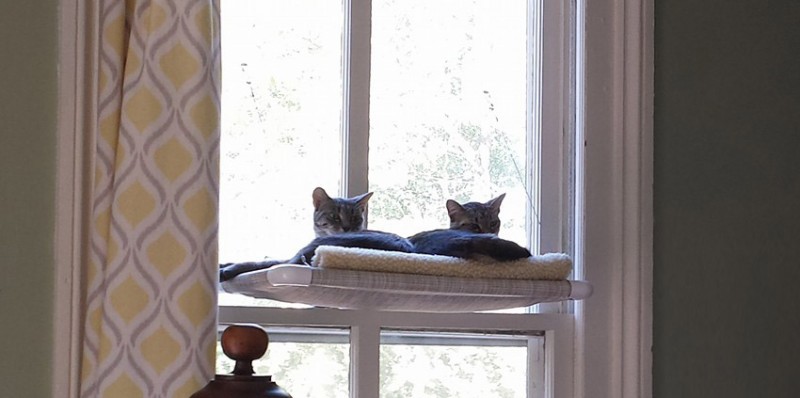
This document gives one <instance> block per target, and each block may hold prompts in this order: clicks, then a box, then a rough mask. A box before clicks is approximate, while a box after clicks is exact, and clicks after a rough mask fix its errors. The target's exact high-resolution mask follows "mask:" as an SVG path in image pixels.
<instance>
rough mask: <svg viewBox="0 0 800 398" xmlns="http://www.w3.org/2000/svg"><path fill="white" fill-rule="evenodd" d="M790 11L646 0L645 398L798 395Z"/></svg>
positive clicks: (798, 45) (797, 184)
mask: <svg viewBox="0 0 800 398" xmlns="http://www.w3.org/2000/svg"><path fill="white" fill-rule="evenodd" d="M799 4H800V3H798V2H792V1H783V2H779V1H745V0H733V1H730V0H725V1H721V0H710V1H701V2H698V1H691V0H677V1H676V0H672V1H655V50H656V56H655V187H654V190H655V203H654V213H655V231H654V235H655V246H654V255H655V264H654V274H655V276H654V396H655V397H656V398H671V397H682V398H690V397H728V398H730V397H754V396H762V397H790V396H791V397H794V396H797V394H798V391H800V373H799V372H798V365H797V361H798V358H800V341H798V335H800V306H798V304H797V302H798V300H797V292H798V291H800V242H799V240H800V161H799V160H798V159H800V5H799Z"/></svg>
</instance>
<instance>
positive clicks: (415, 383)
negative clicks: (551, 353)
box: [380, 331, 542, 398]
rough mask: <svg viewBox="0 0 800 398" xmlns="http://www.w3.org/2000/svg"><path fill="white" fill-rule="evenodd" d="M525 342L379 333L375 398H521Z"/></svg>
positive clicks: (516, 338) (518, 338) (525, 339)
mask: <svg viewBox="0 0 800 398" xmlns="http://www.w3.org/2000/svg"><path fill="white" fill-rule="evenodd" d="M529 339H536V340H542V338H540V337H534V336H530V337H528V336H503V335H469V334H457V335H456V334H449V333H438V334H433V333H426V334H424V335H417V334H414V333H408V332H405V333H402V332H397V331H391V332H389V331H384V332H383V333H382V334H381V341H382V343H384V344H382V345H381V351H380V355H381V359H380V361H381V365H380V366H381V369H380V394H381V397H382V398H399V397H415V398H472V397H525V396H526V389H527V383H528V367H527V364H528V347H527V345H528V340H529Z"/></svg>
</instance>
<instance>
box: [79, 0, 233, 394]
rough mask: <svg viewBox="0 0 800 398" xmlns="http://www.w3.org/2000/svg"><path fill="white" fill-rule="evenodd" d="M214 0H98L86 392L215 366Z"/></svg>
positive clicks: (181, 385) (118, 389)
mask: <svg viewBox="0 0 800 398" xmlns="http://www.w3.org/2000/svg"><path fill="white" fill-rule="evenodd" d="M217 1H218V0H127V1H117V0H100V1H99V2H97V3H93V5H92V8H93V13H94V17H92V18H90V19H91V22H93V23H95V24H96V26H97V30H96V32H95V34H94V39H93V40H90V43H88V45H87V49H88V51H90V52H92V53H91V54H89V58H90V59H94V60H95V61H94V62H95V65H96V70H95V72H94V73H96V77H97V79H96V83H95V84H96V87H95V88H93V89H92V90H91V91H92V93H90V96H92V97H94V99H93V101H95V102H94V106H93V107H92V108H94V112H92V114H93V115H94V116H91V117H90V120H89V123H88V125H89V128H88V131H89V133H87V135H88V136H87V138H88V141H89V142H91V143H92V144H91V145H92V148H93V149H92V154H91V162H92V166H91V168H93V170H92V173H93V176H92V187H91V194H90V195H89V196H90V198H89V199H88V200H90V201H91V203H90V214H89V223H88V224H89V227H88V231H87V233H88V239H87V242H88V247H87V248H86V252H87V256H86V261H85V264H84V270H83V271H84V274H85V280H84V283H83V286H84V288H83V294H84V296H83V325H84V328H83V336H82V341H81V347H82V348H81V349H82V355H81V381H80V387H79V389H80V396H81V397H114V398H127V397H188V396H189V395H191V394H192V393H193V392H194V391H196V390H198V389H200V388H201V387H202V386H203V385H205V384H206V383H207V382H208V380H209V379H210V378H211V377H212V375H213V368H214V367H213V365H214V356H215V344H216V314H217V311H216V300H217V299H216V291H217V276H216V275H217V273H216V270H217V243H216V242H217V236H216V234H217V200H218V199H217V198H218V186H219V184H218V180H219V155H218V152H219V102H220V98H219V64H220V59H219V55H220V50H219V31H218V26H219V25H218V20H219V4H218V2H217Z"/></svg>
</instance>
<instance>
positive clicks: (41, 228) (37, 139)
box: [0, 0, 57, 398]
mask: <svg viewBox="0 0 800 398" xmlns="http://www.w3.org/2000/svg"><path fill="white" fill-rule="evenodd" d="M56 10H57V3H56V1H55V0H38V1H3V2H1V3H0V189H1V191H0V209H2V210H0V264H2V267H0V271H1V272H2V276H0V317H1V318H0V319H2V327H0V333H2V337H0V396H1V397H25V398H38V397H48V396H49V395H50V380H51V376H50V374H51V369H50V363H51V357H52V356H51V350H52V343H51V336H52V300H53V253H52V245H53V203H54V199H53V197H54V186H55V184H54V181H55V178H54V176H55V169H54V167H55V160H54V157H55V156H54V154H55V137H56V136H55V126H56V53H57V42H56V13H57V12H56Z"/></svg>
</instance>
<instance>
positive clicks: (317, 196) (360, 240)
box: [219, 187, 412, 282]
mask: <svg viewBox="0 0 800 398" xmlns="http://www.w3.org/2000/svg"><path fill="white" fill-rule="evenodd" d="M311 197H312V199H313V204H314V233H315V235H316V238H314V239H313V240H312V241H311V242H310V243H309V244H308V245H306V246H305V247H303V248H302V249H300V250H299V251H298V252H297V253H296V254H295V255H294V257H292V258H291V259H288V260H264V261H250V262H240V263H227V264H221V265H220V271H219V280H220V282H224V281H226V280H229V279H231V278H233V277H234V276H236V275H239V274H241V273H244V272H250V271H255V270H259V269H265V268H269V267H271V266H273V265H276V264H308V263H310V261H311V258H312V257H313V256H314V252H315V251H316V249H317V247H319V246H322V245H327V246H342V247H360V248H366V249H376V250H390V251H400V252H411V251H412V247H411V243H410V242H409V241H408V239H406V238H403V237H401V236H399V235H396V234H392V233H389V232H382V231H367V230H365V229H364V228H365V224H366V217H365V214H366V207H367V202H368V201H369V199H370V198H371V197H372V192H367V193H365V194H362V195H358V196H354V197H352V198H331V197H330V196H329V195H328V194H327V192H325V190H324V189H322V188H320V187H317V188H315V189H314V191H313V192H312V194H311Z"/></svg>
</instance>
